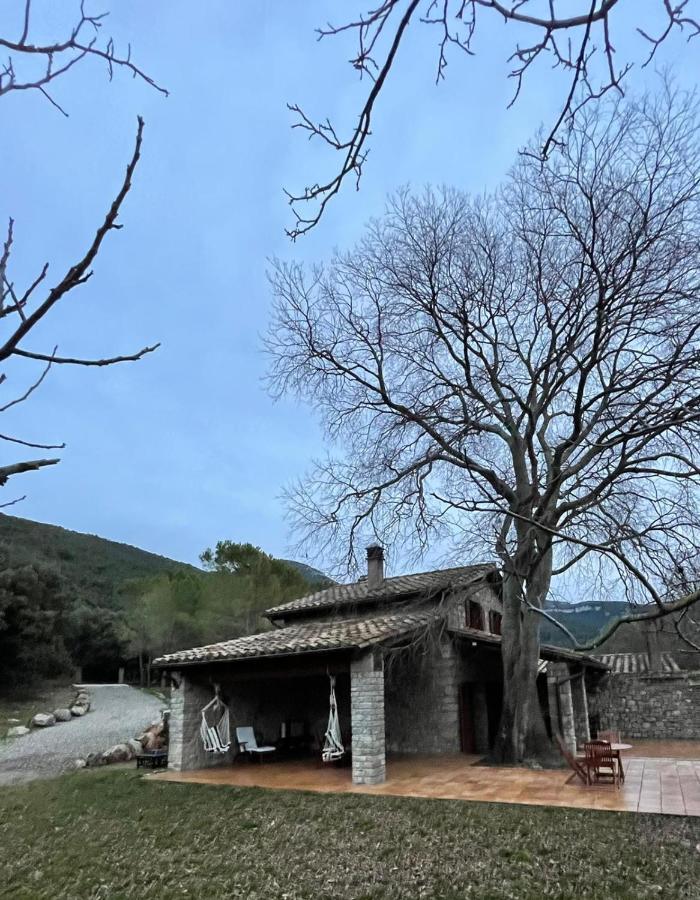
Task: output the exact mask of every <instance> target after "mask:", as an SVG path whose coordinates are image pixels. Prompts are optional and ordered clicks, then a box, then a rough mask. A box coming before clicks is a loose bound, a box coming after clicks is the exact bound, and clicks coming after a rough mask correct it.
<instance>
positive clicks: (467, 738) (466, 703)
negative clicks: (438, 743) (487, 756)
mask: <svg viewBox="0 0 700 900" xmlns="http://www.w3.org/2000/svg"><path fill="white" fill-rule="evenodd" d="M459 726H460V740H461V747H462V753H476V742H475V740H474V701H473V697H472V686H471V684H470V683H469V682H468V681H465V682H464V684H462V686H461V687H460V691H459Z"/></svg>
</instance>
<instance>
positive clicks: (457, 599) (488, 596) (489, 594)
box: [447, 584, 503, 632]
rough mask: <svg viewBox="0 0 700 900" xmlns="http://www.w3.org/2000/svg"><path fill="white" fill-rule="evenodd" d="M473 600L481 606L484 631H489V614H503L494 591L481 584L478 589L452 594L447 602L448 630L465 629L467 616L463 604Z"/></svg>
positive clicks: (498, 598) (501, 605)
mask: <svg viewBox="0 0 700 900" xmlns="http://www.w3.org/2000/svg"><path fill="white" fill-rule="evenodd" d="M467 600H474V601H476V603H478V604H479V605H480V606H481V609H482V611H483V615H484V629H485V630H486V631H487V632H488V631H489V630H490V629H489V612H491V611H492V610H493V611H494V612H497V613H502V612H503V603H502V602H501V598H500V597H499V595H498V594H497V593H496V591H495V590H494V589H493V587H491V585H489V584H481V585H479V586H478V587H473V588H469V590H466V591H459V592H456V593H455V594H453V595H452V596H451V597H450V598H449V599H448V601H447V622H448V626H449V627H450V628H455V629H461V628H466V627H467V614H466V606H465V602H466V601H467Z"/></svg>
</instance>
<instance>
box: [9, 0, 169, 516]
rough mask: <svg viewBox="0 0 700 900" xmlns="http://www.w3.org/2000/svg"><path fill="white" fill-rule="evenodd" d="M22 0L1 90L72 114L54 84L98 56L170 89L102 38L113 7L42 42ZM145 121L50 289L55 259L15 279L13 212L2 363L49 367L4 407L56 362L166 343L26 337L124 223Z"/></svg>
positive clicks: (85, 362) (134, 356)
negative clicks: (76, 348)
mask: <svg viewBox="0 0 700 900" xmlns="http://www.w3.org/2000/svg"><path fill="white" fill-rule="evenodd" d="M16 6H17V12H18V19H17V26H18V34H17V36H15V37H9V36H2V35H0V52H5V53H6V54H7V55H6V57H5V59H4V60H0V97H3V96H6V95H9V94H12V93H18V92H26V91H38V92H40V93H41V94H42V95H43V96H44V97H46V98H47V99H48V100H49V101H50V103H51V104H52V105H53V106H54V107H56V108H57V109H58V110H59V111H60V112H62V113H63V114H64V115H67V113H66V111H65V109H64V108H63V107H62V106H61V105H60V104H59V103H58V102H57V100H56V99H55V97H54V96H53V95H52V94H51V93H50V88H51V87H52V86H53V84H54V83H55V82H56V81H57V80H58V79H60V78H61V77H62V76H64V75H65V74H66V73H67V72H69V71H70V70H71V69H73V68H74V67H75V66H77V65H78V64H79V63H81V62H83V61H85V60H91V59H94V60H98V61H100V62H102V63H103V64H104V65H106V67H107V72H108V75H109V78H110V80H111V78H112V75H113V73H114V71H115V69H122V70H124V71H127V72H129V73H130V74H131V75H132V76H133V77H134V78H140V79H141V80H143V81H144V82H145V83H146V84H148V85H150V86H151V87H154V88H155V89H156V90H158V91H160V92H161V93H163V94H167V91H166V90H165V89H164V88H162V87H161V86H160V85H158V84H157V83H156V82H155V81H154V79H153V78H151V77H150V76H149V75H147V74H146V73H145V72H144V71H143V70H142V69H141V68H139V66H138V65H136V63H134V62H133V60H132V58H131V48H130V47H129V48H128V49H127V52H126V54H120V53H118V52H117V50H116V48H115V45H114V42H113V40H112V39H111V38H107V39H106V41H104V42H103V43H100V42H99V40H98V38H99V35H100V30H101V28H102V26H103V22H104V19H105V17H106V16H107V13H105V12H102V13H95V14H92V13H88V12H87V5H86V2H85V0H80V3H76V4H75V10H76V12H75V16H74V18H73V20H72V24H71V25H70V26H69V28H68V31H67V33H66V34H64V35H62V36H60V37H56V38H54V39H49V40H43V41H42V42H41V43H36V42H35V41H34V40H33V38H32V25H33V21H32V17H33V5H32V0H23V2H18V3H17V4H16ZM143 127H144V123H143V119H142V118H141V117H140V116H139V119H138V129H137V134H136V145H135V147H134V152H133V154H132V156H131V159H130V161H129V164H128V165H127V168H126V174H125V176H124V180H123V182H122V185H121V188H120V189H119V191H118V193H117V195H116V197H115V199H114V200H113V202H112V204H111V206H110V208H109V210H108V211H107V213H106V215H105V218H104V221H103V222H102V223H101V224H100V225H99V227H98V228H97V230H96V234H95V237H94V239H93V241H92V243H91V244H90V246H89V247H88V248H87V250H86V251H85V253H84V255H83V256H82V257H81V258H80V259H79V260H78V261H77V262H76V263H75V264H74V265H73V266H71V267H70V268H69V269H68V271H67V272H66V274H65V275H64V276H63V277H62V278H61V279H60V281H59V282H58V283H57V284H56V285H55V286H54V287H52V288H50V289H46V287H45V280H46V278H47V276H48V271H49V264H48V263H45V264H44V265H43V267H42V269H41V270H40V271H39V273H38V275H37V277H36V278H35V279H34V280H33V281H32V282H31V283H30V284H28V285H27V286H25V287H24V288H20V287H19V286H18V285H17V284H16V283H15V282H14V281H13V280H11V271H10V262H11V252H12V247H13V242H14V239H15V234H14V220H13V219H12V218H10V219H9V224H8V227H7V232H6V238H5V240H4V242H3V243H2V247H1V250H0V341H1V342H2V343H1V344H0V363H6V362H9V361H11V360H12V359H13V358H16V357H22V358H24V359H29V360H33V361H35V362H37V363H40V364H42V368H41V370H40V372H39V374H38V375H37V377H36V378H35V380H34V381H33V382H32V383H31V384H30V385H29V387H27V388H26V389H25V390H23V391H21V392H20V393H19V394H18V395H17V396H15V397H13V398H12V399H10V400H7V401H6V402H4V403H2V404H1V405H0V413H4V412H7V411H8V410H10V409H12V408H13V407H15V406H17V405H18V404H19V403H23V402H24V401H26V400H28V399H29V398H30V397H31V395H32V394H33V393H34V391H36V390H37V388H38V387H39V386H40V385H41V384H42V382H43V381H44V379H45V378H46V376H47V375H48V373H49V370H50V369H51V367H52V366H55V365H77V366H109V365H113V364H116V363H120V362H132V361H136V360H139V359H141V357H143V356H145V355H146V354H147V353H151V352H152V351H153V350H155V349H156V348H157V347H158V346H159V345H158V344H156V345H154V346H150V347H144V348H143V349H141V350H139V351H137V352H135V353H131V354H129V355H120V356H114V357H110V358H100V359H84V358H78V357H72V356H61V355H59V354H58V347H57V346H55V347H53V349H52V350H50V351H49V350H46V351H44V350H34V349H28V348H27V347H26V346H25V344H24V341H25V339H27V338H28V337H29V336H30V334H31V332H32V331H33V329H34V328H35V327H36V326H37V325H38V324H39V323H40V322H42V320H43V319H44V317H45V316H46V315H47V314H48V313H49V312H50V311H51V310H53V308H54V307H55V306H56V304H57V303H58V302H59V301H60V300H62V299H63V298H64V297H65V296H67V295H68V294H69V293H70V292H71V291H73V290H75V289H76V288H77V287H79V286H80V285H83V284H85V282H86V281H87V280H88V279H89V278H90V277H91V276H92V268H91V266H92V265H93V263H94V261H95V258H96V257H97V254H98V252H99V250H100V247H101V245H102V242H103V240H104V239H105V237H106V236H107V234H108V233H109V232H110V231H111V230H113V229H117V228H121V225H120V224H118V222H117V218H118V216H119V213H120V211H121V207H122V204H123V202H124V199H125V198H126V195H127V194H128V192H129V190H130V188H131V183H132V178H133V175H134V171H135V169H136V165H137V163H138V161H139V157H140V155H141V143H142V138H143ZM42 292H43V293H42ZM6 380H7V375H6V373H5V372H0V384H2V383H4V382H6ZM0 441H5V442H7V443H9V444H11V445H13V447H15V448H17V447H23V448H27V449H32V450H47V451H48V450H51V451H53V450H61V449H63V447H64V446H65V445H64V444H62V443H59V444H54V443H38V442H36V441H31V440H26V439H23V438H20V437H18V436H16V435H11V434H7V433H1V434H0ZM57 462H59V460H58V458H56V457H43V458H35V459H23V460H20V461H18V462H12V463H8V464H7V465H3V466H0V486H4V485H5V484H6V483H7V481H8V479H9V478H11V477H12V476H13V475H17V474H21V473H23V472H31V471H36V470H37V469H41V468H43V467H45V466H51V465H55V464H56V463H57ZM22 499H24V498H23V497H19V498H17V499H15V500H12V501H9V502H8V503H4V504H0V506H10V505H12V504H13V503H16V502H18V500H22Z"/></svg>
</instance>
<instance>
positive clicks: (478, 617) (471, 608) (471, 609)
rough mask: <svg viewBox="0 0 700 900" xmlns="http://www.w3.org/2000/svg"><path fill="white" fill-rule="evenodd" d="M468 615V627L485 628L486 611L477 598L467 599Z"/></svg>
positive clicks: (465, 607)
mask: <svg viewBox="0 0 700 900" xmlns="http://www.w3.org/2000/svg"><path fill="white" fill-rule="evenodd" d="M464 611H465V613H466V617H467V628H476V629H477V630H478V631H483V630H484V611H483V609H482V608H481V604H480V603H477V602H476V601H475V600H467V601H466V603H465V606H464Z"/></svg>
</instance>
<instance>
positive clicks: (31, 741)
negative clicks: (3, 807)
mask: <svg viewBox="0 0 700 900" xmlns="http://www.w3.org/2000/svg"><path fill="white" fill-rule="evenodd" d="M88 692H89V694H90V702H91V706H90V712H89V713H88V714H87V715H85V716H82V718H75V719H72V720H71V721H70V722H59V723H57V724H56V725H53V726H51V727H49V728H36V729H32V731H31V732H30V733H29V734H27V735H24V737H17V738H8V739H7V740H6V741H2V742H0V785H3V784H16V783H17V782H20V781H31V780H32V779H33V778H49V777H51V776H52V775H59V774H60V773H61V772H64V771H66V770H67V769H70V768H72V766H73V763H74V762H75V760H76V759H78V758H79V757H83V758H84V757H85V756H87V754H88V753H92V752H95V753H97V752H101V751H103V750H107V749H108V748H109V747H111V746H113V745H114V744H119V743H121V742H123V741H126V740H128V739H129V738H131V737H135V736H136V735H138V734H140V733H141V732H142V731H143V730H144V728H145V727H146V726H147V725H149V724H150V723H151V722H152V721H154V720H155V719H158V718H160V711H161V709H163V707H164V706H166V703H165V701H164V700H160V699H159V698H158V697H155V696H154V695H153V694H150V693H148V692H146V691H141V690H139V689H138V688H132V687H129V686H128V685H124V684H114V685H112V684H106V685H91V686H89V687H88ZM48 711H49V710H47V712H48Z"/></svg>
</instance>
